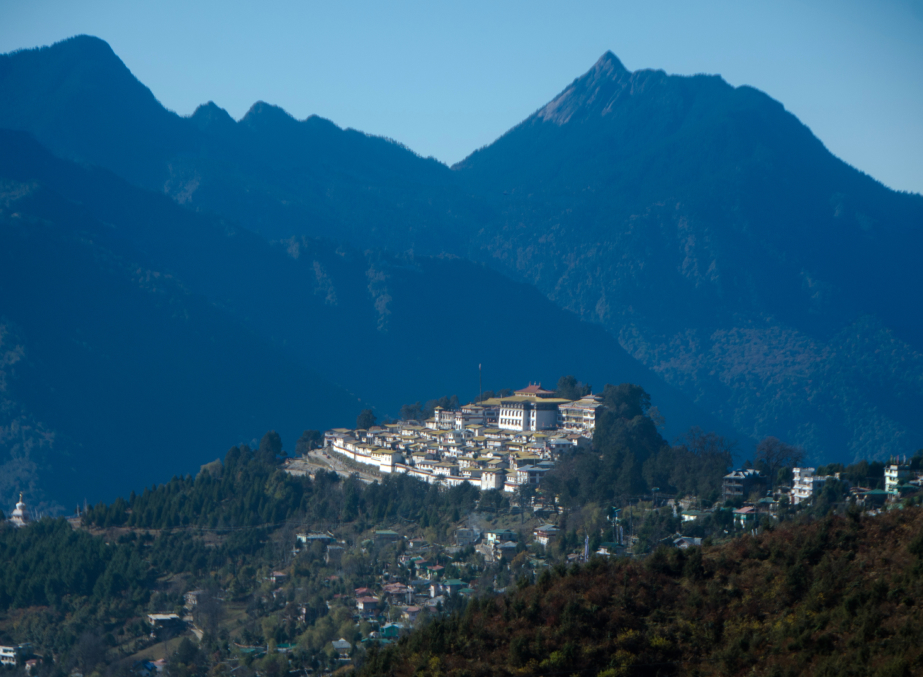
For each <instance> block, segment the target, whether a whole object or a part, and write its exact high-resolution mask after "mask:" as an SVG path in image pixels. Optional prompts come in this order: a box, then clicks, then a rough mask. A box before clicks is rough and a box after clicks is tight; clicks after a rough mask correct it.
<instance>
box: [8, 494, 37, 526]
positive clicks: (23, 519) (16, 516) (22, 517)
mask: <svg viewBox="0 0 923 677" xmlns="http://www.w3.org/2000/svg"><path fill="white" fill-rule="evenodd" d="M31 521H32V520H31V518H30V517H29V513H28V512H26V504H25V503H23V502H22V492H19V503H17V504H16V509H15V510H13V514H12V515H10V522H12V523H13V526H17V527H24V526H26V525H27V524H28V523H29V522H31Z"/></svg>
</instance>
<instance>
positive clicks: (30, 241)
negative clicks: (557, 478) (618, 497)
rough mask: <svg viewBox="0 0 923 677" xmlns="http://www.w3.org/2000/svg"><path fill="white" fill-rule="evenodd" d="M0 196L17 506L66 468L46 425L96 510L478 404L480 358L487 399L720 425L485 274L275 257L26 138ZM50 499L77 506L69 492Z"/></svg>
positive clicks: (464, 265)
mask: <svg viewBox="0 0 923 677" xmlns="http://www.w3.org/2000/svg"><path fill="white" fill-rule="evenodd" d="M0 182H2V185H3V186H4V206H3V212H2V219H3V220H2V222H0V236H2V237H3V238H5V240H6V241H7V246H6V247H5V248H4V251H3V257H4V262H5V265H4V268H3V271H2V273H0V276H2V278H0V279H2V280H3V284H2V286H0V300H2V303H3V307H4V317H5V321H6V322H8V323H9V327H10V328H11V331H12V332H13V334H10V335H9V336H8V335H6V334H4V338H3V342H4V343H3V345H4V350H5V351H10V355H11V357H10V358H9V359H7V360H6V361H5V363H4V364H6V365H7V368H8V370H10V378H12V379H13V380H14V385H12V386H10V387H11V388H12V389H11V390H10V393H11V394H10V395H9V399H10V405H9V406H10V407H12V408H11V409H10V411H11V412H13V411H17V412H20V413H18V414H15V416H14V414H13V413H10V414H9V417H8V419H7V420H5V421H4V425H8V426H13V423H12V421H14V420H17V417H26V418H22V420H23V421H25V420H29V421H34V422H35V423H34V424H30V425H33V429H34V430H33V433H30V435H31V436H30V437H29V439H30V440H32V442H30V444H32V446H33V448H34V449H35V451H34V452H32V453H30V454H25V452H20V451H17V449H19V448H20V447H21V446H22V444H26V442H23V443H22V444H20V443H18V442H15V441H10V442H9V444H7V442H6V440H7V439H8V438H6V437H4V438H3V439H4V448H3V454H4V456H2V457H0V458H3V459H4V462H7V463H14V462H17V463H20V465H22V463H26V462H29V463H34V464H36V467H32V466H30V468H31V471H30V472H26V470H22V473H21V474H20V475H16V476H15V481H14V479H13V478H14V475H8V476H7V477H9V478H10V480H9V482H8V484H9V486H5V487H4V489H5V491H6V492H7V500H6V502H7V503H9V502H10V498H11V496H12V493H13V492H15V491H16V487H17V486H22V485H23V483H24V482H26V481H29V482H33V484H34V483H35V482H37V481H38V480H39V479H40V478H42V477H43V476H44V474H46V473H49V472H51V471H52V470H54V471H55V472H57V471H59V470H60V471H62V472H63V471H64V466H63V465H62V464H61V463H59V462H57V460H55V459H57V458H58V456H57V455H56V454H57V452H55V453H52V452H50V451H48V452H47V453H45V452H42V454H39V451H38V449H39V447H41V444H46V446H47V445H48V444H51V443H52V442H51V441H50V439H46V438H47V437H48V436H45V437H42V436H41V435H40V432H41V431H42V428H41V426H39V424H40V423H41V424H43V425H44V426H46V427H47V428H48V429H49V430H50V431H51V432H54V433H56V434H55V436H54V437H53V440H54V444H58V445H59V446H60V445H63V444H64V442H62V441H59V440H64V439H65V438H66V439H68V440H71V441H72V442H73V445H76V446H73V445H71V446H67V453H68V454H71V456H72V458H73V460H72V461H71V462H70V465H69V466H67V468H68V470H67V472H71V470H70V468H74V470H73V472H82V470H81V468H86V469H87V472H89V468H87V466H86V464H87V463H88V462H89V461H90V460H91V459H95V460H99V461H101V462H103V467H104V468H105V472H104V473H99V480H98V481H95V480H94V482H90V483H86V484H82V485H81V488H80V491H85V490H87V491H88V490H90V489H91V488H92V490H93V491H94V492H102V494H101V495H100V494H99V493H95V494H91V495H90V496H89V498H90V499H91V500H98V498H106V497H109V496H111V495H113V494H115V493H116V492H118V491H119V489H120V488H122V489H124V487H125V486H131V485H135V486H137V485H139V484H145V483H146V482H147V481H153V480H156V479H161V480H162V479H165V477H168V476H169V475H172V474H174V473H175V472H180V471H181V472H185V471H189V470H192V469H194V468H197V467H198V465H199V464H201V463H205V462H207V461H210V460H212V459H213V458H214V456H215V454H216V453H218V452H219V451H220V449H219V450H217V451H216V449H215V448H214V447H213V446H209V445H214V443H215V440H225V444H224V446H227V445H229V444H231V443H235V442H237V441H240V440H249V439H252V437H253V436H256V435H258V434H260V431H265V430H267V429H271V428H273V429H276V430H278V431H279V432H280V433H282V435H283V439H284V440H285V442H286V448H287V449H289V450H292V449H293V445H294V441H295V439H297V436H298V435H300V434H301V432H302V430H304V429H307V428H316V429H325V428H330V427H334V426H338V425H352V424H353V422H354V421H355V416H356V413H357V412H358V410H359V409H360V408H363V407H366V406H372V407H373V408H375V411H376V412H377V414H378V416H379V418H383V417H385V416H387V415H391V416H396V415H397V413H398V412H399V410H400V407H401V405H402V404H407V403H411V402H415V401H418V400H422V401H426V400H427V399H429V398H432V397H438V396H441V395H446V394H458V395H459V396H460V397H461V398H462V399H463V400H465V401H468V400H472V399H474V397H475V396H476V395H477V392H478V390H477V389H478V365H479V364H482V365H483V374H484V388H485V389H499V388H504V387H520V386H522V385H524V384H525V383H528V382H529V381H535V380H542V379H544V380H545V381H546V382H549V383H552V382H554V381H555V380H556V379H557V377H558V376H560V375H562V374H566V373H573V374H578V375H579V376H580V378H581V379H583V380H585V381H588V382H591V383H594V384H596V386H597V389H599V388H601V387H602V386H603V385H604V384H605V383H606V382H612V383H621V382H624V381H631V382H634V383H639V384H640V385H642V386H643V387H644V388H645V389H646V390H648V392H650V393H651V394H652V395H653V396H654V397H655V399H656V401H657V402H658V406H659V408H660V410H661V412H662V413H663V414H664V415H665V416H666V420H667V423H668V431H670V432H669V434H678V433H680V432H682V431H684V430H685V429H686V428H688V427H689V426H692V425H694V424H698V425H702V426H704V427H708V428H718V429H720V428H721V425H720V423H719V422H717V421H715V420H714V419H711V418H710V417H709V416H708V415H707V414H705V413H704V412H702V411H700V410H699V409H698V408H697V407H696V406H695V405H693V404H692V403H691V402H689V400H688V399H686V398H684V397H683V396H682V395H680V394H679V393H678V392H677V391H675V390H674V389H672V388H671V387H669V386H667V385H666V384H665V383H664V382H663V381H662V380H661V379H659V378H658V377H657V376H655V375H654V374H652V373H651V372H649V371H647V370H646V369H644V368H643V367H642V366H640V365H639V364H638V363H637V362H636V361H635V360H633V359H632V358H631V357H629V356H628V355H627V354H626V353H625V352H624V350H622V349H621V348H620V347H619V345H618V343H617V342H616V341H615V340H614V339H613V338H612V337H611V336H609V335H608V334H607V333H606V332H605V331H603V330H602V329H601V328H600V327H597V326H594V325H591V324H589V323H585V322H581V321H580V320H579V319H578V318H576V317H575V316H574V315H573V314H571V313H569V312H567V311H563V310H560V309H558V308H556V307H555V306H554V305H553V304H552V303H551V302H550V301H548V300H547V299H545V298H544V297H543V296H542V295H541V294H540V293H539V292H538V291H536V290H535V289H533V288H531V287H529V286H527V285H524V284H521V283H516V282H513V281H511V280H509V279H508V278H506V277H504V276H502V275H500V274H499V273H497V272H495V271H491V270H489V269H487V268H485V267H483V266H480V265H477V264H473V263H470V262H466V261H463V260H459V259H450V258H426V257H413V256H410V255H404V256H400V257H396V256H392V255H388V254H385V253H381V252H376V251H367V252H358V251H356V250H354V249H351V248H349V247H346V246H342V245H338V244H336V243H334V242H330V241H322V240H313V239H308V238H298V239H290V240H287V241H284V242H281V243H276V244H270V243H268V242H266V241H265V240H263V239H262V238H261V237H259V236H258V235H256V234H254V233H252V232H250V231H248V230H246V229H243V228H240V227H239V226H236V225H234V224H233V223H229V222H227V221H224V220H222V219H220V218H217V217H213V216H208V215H204V214H197V213H195V212H192V211H189V210H187V209H183V208H182V207H180V206H178V205H176V204H175V203H174V202H173V201H171V200H170V199H169V198H167V197H166V196H163V195H159V194H155V193H150V192H147V191H145V190H143V189H140V188H136V187H133V186H131V185H129V184H127V183H125V182H124V181H122V180H121V179H119V178H117V177H115V176H113V175H112V174H111V173H109V172H107V171H105V170H101V169H95V168H86V167H82V166H79V165H76V164H74V163H71V162H67V161H63V160H60V159H58V158H55V157H54V156H52V155H51V154H50V153H48V152H47V151H45V150H44V149H43V148H42V147H41V146H39V145H38V144H37V143H36V142H35V141H34V140H33V139H31V138H30V137H29V136H28V135H26V134H24V133H21V132H9V131H3V132H0ZM71 250H72V251H71ZM69 251H70V252H71V253H70V255H69V256H68V255H67V253H68V252H69ZM13 335H15V336H17V337H19V338H18V339H15V340H14V339H13V338H11V336H13ZM7 345H9V346H10V347H7ZM16 351H21V352H22V355H20V353H19V352H16ZM511 353H514V354H515V356H516V359H510V354H511ZM10 365H12V366H10ZM26 369H33V370H34V371H32V372H30V375H27V374H26V372H25V371H24V370H26ZM59 381H60V382H59ZM187 381H188V383H187ZM16 383H18V384H19V385H18V386H17V385H15V384H16ZM331 384H337V386H333V385H331ZM342 388H346V389H347V390H348V391H349V392H350V393H353V395H352V396H351V397H348V396H346V395H345V391H344V390H342ZM356 398H361V401H362V404H361V405H360V402H359V400H358V399H356ZM71 400H75V403H74V404H73V405H70V404H69V402H71ZM29 417H31V418H29ZM11 429H12V427H11ZM17 429H22V426H19V428H17ZM725 432H728V431H725ZM206 435H208V436H209V437H208V438H206V437H205V436H206ZM136 438H137V440H138V441H137V442H135V441H134V440H135V439H136ZM10 439H11V438H10ZM206 440H210V443H209V444H206ZM17 445H19V446H17ZM36 445H38V446H36ZM23 448H24V447H23ZM42 448H43V449H44V447H42ZM61 453H62V454H63V453H64V449H62V450H61ZM24 454H25V456H24ZM126 455H127V456H128V457H130V458H132V459H133V460H132V461H131V464H127V463H119V462H118V459H120V458H121V457H123V456H126ZM135 456H137V457H138V459H139V460H137V461H136V460H134V459H135ZM20 457H23V458H25V460H22V461H17V460H16V459H20ZM26 457H27V458H26ZM170 459H173V462H170ZM110 460H111V462H110ZM8 467H10V468H12V467H13V465H10V466H8ZM17 467H18V466H17ZM93 472H94V473H95V472H98V470H97V469H96V468H93ZM30 473H31V474H30ZM132 478H134V479H132ZM68 481H69V480H68ZM116 481H118V482H119V484H118V486H115V485H114V484H113V486H111V488H110V486H109V484H110V483H115V482H116ZM62 482H63V480H62ZM46 488H47V490H48V491H50V492H58V491H63V492H64V494H62V500H63V497H64V496H66V497H67V498H68V499H70V498H72V496H71V493H72V488H71V487H70V485H67V484H66V483H60V484H54V485H53V486H52V485H49V486H48V487H46ZM78 497H79V498H82V497H83V495H82V494H81V495H80V496H78Z"/></svg>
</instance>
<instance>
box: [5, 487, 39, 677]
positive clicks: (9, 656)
mask: <svg viewBox="0 0 923 677" xmlns="http://www.w3.org/2000/svg"><path fill="white" fill-rule="evenodd" d="M21 502H22V499H20V503H21ZM31 653H32V645H31V644H17V645H14V646H0V665H2V666H4V667H16V665H17V664H18V663H20V662H21V661H22V660H24V659H25V658H28V657H29V656H30V655H31Z"/></svg>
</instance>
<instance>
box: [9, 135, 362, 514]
mask: <svg viewBox="0 0 923 677" xmlns="http://www.w3.org/2000/svg"><path fill="white" fill-rule="evenodd" d="M33 145H34V144H33ZM7 151H9V145H8V144H3V151H2V152H0V154H2V156H3V158H4V160H8V159H9V157H10V155H9V153H8V152H7ZM119 235H120V234H119V233H118V231H117V230H116V229H114V228H113V227H112V226H111V225H110V224H106V223H103V222H102V221H100V220H99V219H97V218H96V217H94V215H93V214H91V213H90V212H89V211H88V210H86V209H84V208H82V207H81V206H79V205H77V204H76V203H74V202H72V201H70V200H67V199H65V198H64V197H62V196H61V195H60V194H58V193H55V192H54V191H53V190H52V189H50V188H48V187H46V186H45V185H43V184H41V183H39V182H36V181H17V180H15V179H12V178H11V177H10V175H9V172H6V171H4V172H3V174H2V178H0V307H2V318H0V351H2V352H0V355H2V360H0V501H2V505H3V506H9V505H11V504H12V503H13V502H14V501H13V497H14V496H15V495H16V494H17V493H18V492H19V491H25V492H26V495H27V496H28V500H29V503H30V505H31V506H32V507H35V508H38V507H42V508H48V509H53V508H55V506H58V507H60V506H62V505H63V506H64V507H65V508H68V509H72V508H73V506H74V504H75V503H77V502H78V501H79V502H82V500H83V499H84V498H88V499H90V500H96V499H99V498H111V497H113V496H115V495H116V494H117V493H118V492H120V491H123V490H124V488H125V487H126V486H143V485H146V484H147V483H148V482H151V481H154V480H161V481H162V480H165V479H167V478H169V477H170V476H171V475H173V474H175V473H180V474H182V473H185V472H194V471H196V470H197V469H198V467H199V466H200V465H201V464H202V463H204V462H207V461H208V460H210V459H212V458H214V457H215V456H216V455H218V454H220V453H221V451H222V449H223V447H226V446H228V445H230V444H233V443H236V442H238V441H249V440H252V439H253V438H254V437H257V436H258V435H259V434H260V431H265V430H267V429H269V428H279V429H280V430H286V431H287V432H289V433H291V434H293V433H294V432H295V431H296V430H298V431H300V430H303V429H304V428H311V427H319V426H321V425H329V424H331V423H332V422H335V421H339V422H341V423H344V424H346V423H350V422H351V421H352V418H351V417H354V416H355V414H356V412H358V411H359V410H360V409H361V405H360V403H359V402H358V401H357V399H356V398H355V397H354V396H351V395H349V394H348V393H346V392H345V391H344V390H343V389H341V388H339V387H337V386H334V385H332V384H331V383H329V382H328V381H325V380H324V379H323V378H321V377H320V376H318V375H317V374H316V373H315V372H312V371H311V370H310V369H308V368H306V367H305V366H304V365H303V364H300V363H298V362H297V361H295V360H292V359H291V358H290V357H289V356H287V355H285V354H283V353H282V352H281V351H280V350H278V349H275V348H273V346H272V345H271V343H270V342H269V341H268V340H267V339H265V338H262V337H260V336H258V335H257V334H256V333H255V332H253V331H252V330H250V329H248V328H247V327H246V326H245V324H244V323H242V322H240V321H238V320H236V319H234V318H232V317H231V316H230V315H229V314H228V313H227V312H226V311H223V310H221V309H219V308H216V307H215V306H214V305H213V304H211V303H209V302H208V301H207V300H206V299H205V298H204V297H202V296H201V295H197V294H192V293H190V291H189V290H188V289H186V288H184V286H183V284H182V283H181V282H180V281H179V280H177V279H176V278H174V277H173V276H171V275H170V274H168V273H164V272H163V270H162V269H161V268H158V267H157V266H156V265H155V264H153V263H152V262H151V261H150V259H148V258H147V257H146V256H145V255H144V254H142V253H140V252H139V251H138V250H136V249H134V248H133V247H132V246H131V245H130V244H129V243H127V242H126V241H125V240H124V239H122V238H120V236H119ZM290 443H291V444H293V443H294V439H291V438H290Z"/></svg>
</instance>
